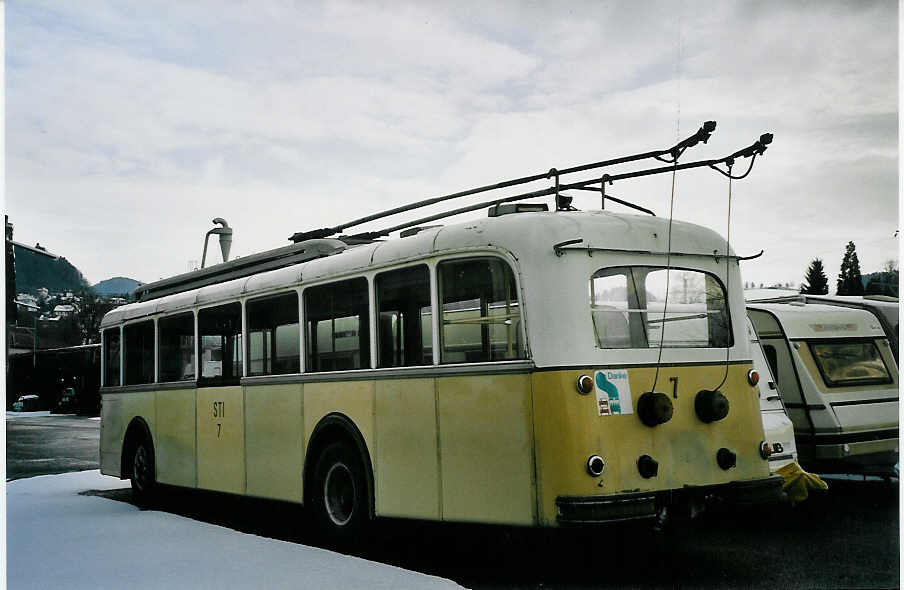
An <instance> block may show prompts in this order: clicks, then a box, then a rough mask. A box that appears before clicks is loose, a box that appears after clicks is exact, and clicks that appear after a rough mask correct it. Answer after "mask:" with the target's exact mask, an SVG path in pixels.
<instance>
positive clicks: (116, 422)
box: [100, 394, 125, 477]
mask: <svg viewBox="0 0 904 590" xmlns="http://www.w3.org/2000/svg"><path fill="white" fill-rule="evenodd" d="M121 410H122V407H121V404H120V399H119V396H118V395H109V394H106V395H102V396H101V402H100V472H101V473H103V474H105V475H113V476H115V477H121V475H122V474H121V469H122V437H123V434H125V426H124V425H123V424H122V418H121V417H120V411H121Z"/></svg>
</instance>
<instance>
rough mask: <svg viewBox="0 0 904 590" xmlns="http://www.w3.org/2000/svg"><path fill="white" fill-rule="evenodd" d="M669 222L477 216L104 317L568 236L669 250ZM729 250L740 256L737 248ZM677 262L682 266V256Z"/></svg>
mask: <svg viewBox="0 0 904 590" xmlns="http://www.w3.org/2000/svg"><path fill="white" fill-rule="evenodd" d="M668 225H669V223H668V219H667V218H661V217H652V216H642V215H632V214H624V213H613V212H610V211H568V212H561V211H560V212H526V213H513V214H509V215H502V216H499V217H486V218H480V219H474V220H469V221H464V222H461V223H456V224H450V225H446V226H440V227H432V228H425V229H423V230H421V231H419V232H417V233H415V234H414V235H410V236H407V237H404V238H391V239H388V240H385V241H379V242H373V243H369V244H362V245H354V246H349V247H348V248H346V249H344V250H339V251H337V252H336V253H335V254H332V255H328V256H323V257H319V258H314V259H311V260H306V261H302V262H299V263H298V264H295V265H291V266H286V267H283V268H278V269H275V270H268V271H264V272H259V273H257V274H252V275H251V276H245V277H240V278H236V279H232V280H228V281H225V282H220V283H216V284H210V285H204V286H201V287H198V288H195V289H189V290H186V291H183V292H179V293H174V294H171V295H166V296H164V297H160V298H157V299H151V300H149V301H140V302H137V303H131V304H128V305H123V306H121V307H118V308H116V309H114V310H112V311H110V312H109V313H108V314H107V315H105V316H104V319H103V321H102V322H101V327H102V328H103V327H108V326H111V325H115V324H117V323H120V322H122V321H128V320H131V319H137V318H140V317H147V316H150V315H154V314H158V313H172V312H176V311H179V310H187V309H191V308H192V307H194V306H196V305H207V304H211V303H215V302H218V301H225V300H228V299H233V298H236V297H241V296H245V295H247V294H252V293H258V292H260V293H264V292H271V291H274V290H276V289H280V288H283V287H285V288H288V287H291V286H297V285H300V284H302V283H308V282H312V281H317V280H321V279H325V278H329V277H336V278H341V277H343V276H347V275H351V274H354V273H359V272H363V271H366V270H368V269H369V268H375V267H382V266H388V265H390V264H393V263H399V262H405V261H408V260H416V259H418V258H423V257H428V256H432V255H441V254H445V253H453V252H456V251H468V250H473V251H477V250H479V249H493V248H498V249H503V250H505V251H508V252H511V253H512V254H513V255H514V256H515V257H516V258H518V260H519V263H520V264H522V265H531V264H537V265H542V264H545V263H549V262H550V261H551V260H554V259H555V256H556V253H555V251H554V250H553V246H554V245H556V244H561V243H562V242H569V243H570V244H569V245H568V246H567V247H566V248H567V249H576V250H583V251H587V250H588V249H590V251H593V252H596V251H611V252H616V253H618V252H625V253H646V254H663V255H664V254H665V252H666V250H667V248H668ZM671 229H672V236H671V251H672V253H673V254H676V255H695V256H707V257H712V256H714V255H718V256H720V257H721V256H724V254H725V250H726V242H725V239H724V238H723V237H722V236H720V235H719V234H718V233H716V232H714V231H712V230H710V229H708V228H705V227H702V226H699V225H695V224H692V223H686V222H681V221H673V223H672V228H671ZM299 245H300V244H299ZM729 254H730V255H731V256H734V252H733V251H731V250H729ZM672 264H673V265H675V266H679V263H678V261H677V260H676V259H673V261H672Z"/></svg>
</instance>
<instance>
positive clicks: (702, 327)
mask: <svg viewBox="0 0 904 590" xmlns="http://www.w3.org/2000/svg"><path fill="white" fill-rule="evenodd" d="M666 294H668V297H666ZM590 309H591V315H592V318H593V328H594V333H595V334H596V346H597V347H598V348H649V347H657V346H659V343H660V341H661V342H662V346H665V347H672V348H676V347H693V348H724V347H726V346H731V342H732V337H731V326H730V323H729V316H728V309H727V306H726V298H725V289H724V288H723V287H722V284H721V283H720V282H719V280H718V279H717V278H716V277H714V276H713V275H711V274H709V273H705V272H702V271H698V270H685V269H674V268H673V269H669V270H666V269H665V268H659V267H649V266H631V267H625V266H622V267H614V268H604V269H600V270H599V271H597V272H596V273H595V274H594V275H593V276H592V277H591V279H590Z"/></svg>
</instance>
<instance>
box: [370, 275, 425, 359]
mask: <svg viewBox="0 0 904 590" xmlns="http://www.w3.org/2000/svg"><path fill="white" fill-rule="evenodd" d="M375 290H376V296H377V318H378V320H377V321H378V324H377V326H378V327H377V334H378V336H379V337H378V338H377V342H378V350H377V352H378V365H377V366H379V367H412V366H417V365H429V364H432V362H433V354H432V347H433V321H432V315H433V311H432V309H431V307H430V274H429V271H428V269H427V266H426V265H420V266H414V267H410V268H403V269H401V270H394V271H390V272H384V273H381V274H379V275H377V280H376V286H375Z"/></svg>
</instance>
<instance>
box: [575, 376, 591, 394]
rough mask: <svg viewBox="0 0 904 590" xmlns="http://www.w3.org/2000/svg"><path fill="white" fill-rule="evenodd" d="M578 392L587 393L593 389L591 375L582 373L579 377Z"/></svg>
mask: <svg viewBox="0 0 904 590" xmlns="http://www.w3.org/2000/svg"><path fill="white" fill-rule="evenodd" d="M577 386H578V393H580V394H581V395H587V394H588V393H590V392H591V391H593V379H591V378H590V376H589V375H581V376H580V377H578V383H577Z"/></svg>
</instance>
